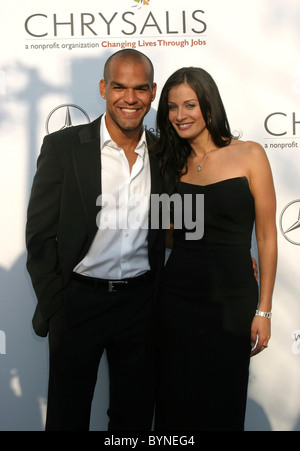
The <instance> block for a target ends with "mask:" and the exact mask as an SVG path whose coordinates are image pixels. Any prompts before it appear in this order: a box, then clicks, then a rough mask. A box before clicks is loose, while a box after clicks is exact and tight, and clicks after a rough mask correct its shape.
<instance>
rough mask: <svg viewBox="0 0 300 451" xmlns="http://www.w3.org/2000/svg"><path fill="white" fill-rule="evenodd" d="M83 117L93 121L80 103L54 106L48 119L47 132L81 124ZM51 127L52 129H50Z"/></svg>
mask: <svg viewBox="0 0 300 451" xmlns="http://www.w3.org/2000/svg"><path fill="white" fill-rule="evenodd" d="M83 118H84V119H85V120H86V121H87V122H91V121H90V118H89V116H88V114H87V113H86V112H85V111H84V110H83V109H82V108H81V107H80V106H78V105H74V104H72V103H65V104H63V105H59V106H57V107H56V108H54V109H53V110H52V111H51V113H50V114H49V116H48V117H47V119H46V132H47V134H48V135H49V133H51V131H57V130H63V129H64V128H67V127H72V126H73V125H75V124H81V123H82V120H83ZM50 129H51V130H50Z"/></svg>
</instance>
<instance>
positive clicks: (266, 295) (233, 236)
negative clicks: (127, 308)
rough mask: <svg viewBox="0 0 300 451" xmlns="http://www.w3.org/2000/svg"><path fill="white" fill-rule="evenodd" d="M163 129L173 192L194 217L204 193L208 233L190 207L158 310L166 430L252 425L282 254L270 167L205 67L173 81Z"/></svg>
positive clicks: (159, 414)
mask: <svg viewBox="0 0 300 451" xmlns="http://www.w3.org/2000/svg"><path fill="white" fill-rule="evenodd" d="M157 125H158V128H159V130H160V140H159V144H158V146H159V151H160V152H161V158H162V160H161V161H162V173H163V176H164V180H165V182H166V190H167V191H168V193H169V194H170V195H171V194H173V193H175V192H176V193H178V194H179V195H180V196H181V200H182V203H183V208H182V211H183V212H184V210H185V208H184V204H185V203H186V202H187V201H188V200H190V199H192V201H193V202H192V204H191V205H189V207H188V208H190V209H192V211H189V214H192V215H193V218H194V219H195V218H196V215H197V214H199V212H197V211H196V204H197V202H196V199H197V195H199V194H203V195H204V235H203V237H202V238H201V239H198V240H195V239H191V235H189V234H188V233H191V232H192V231H191V230H187V228H186V227H185V224H186V221H185V215H184V213H183V218H182V224H183V226H181V227H179V228H176V221H174V232H173V241H174V243H173V249H172V252H171V255H170V257H169V259H168V262H167V264H166V267H165V271H164V274H163V278H162V286H161V296H160V300H159V307H158V331H159V350H160V383H159V389H158V401H157V407H156V430H172V431H173V430H216V431H220V430H243V429H244V418H245V409H246V399H247V386H248V372H249V361H250V356H252V355H255V354H257V353H259V352H261V351H262V350H263V349H265V348H267V346H268V342H269V339H270V317H271V304H272V292H273V286H274V280H275V273H276V260H277V244H276V236H277V232H276V225H275V209H276V200H275V192H274V186H273V180H272V174H271V169H270V165H269V162H268V159H267V157H266V155H265V152H264V150H263V148H262V147H261V146H260V145H259V144H257V143H255V142H249V141H248V142H243V141H241V140H239V139H236V138H234V137H233V136H232V134H231V131H230V127H229V124H228V120H227V117H226V113H225V109H224V106H223V103H222V100H221V97H220V94H219V91H218V88H217V86H216V84H215V82H214V80H213V79H212V78H211V76H210V75H209V74H208V73H207V72H206V71H204V70H203V69H200V68H182V69H180V70H178V71H176V72H175V73H174V74H173V75H172V76H171V77H170V78H169V79H168V80H167V82H166V84H165V86H164V88H163V90H162V94H161V98H160V102H159V108H158V114H157ZM187 195H189V196H187ZM187 199H188V200H187ZM197 205H199V204H197ZM179 222H180V221H179ZM254 222H255V231H256V238H257V244H258V257H259V272H260V282H259V286H258V284H257V281H256V279H255V277H254V274H253V267H252V260H251V255H250V247H251V236H252V230H253V225H254ZM187 232H188V233H187Z"/></svg>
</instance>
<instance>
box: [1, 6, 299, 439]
mask: <svg viewBox="0 0 300 451" xmlns="http://www.w3.org/2000/svg"><path fill="white" fill-rule="evenodd" d="M299 17H300V6H299V0H252V1H247V2H242V1H240V0H227V1H226V2H225V1H223V0H189V1H188V2H181V1H177V0H164V1H160V0H149V1H137V0H114V1H110V2H101V1H96V0H85V2H74V1H71V0H64V2H61V0H51V1H50V0H49V1H43V2H41V1H40V0H26V2H24V1H23V0H1V5H0V21H1V26H0V46H1V49H0V55H1V66H0V101H1V109H0V138H1V145H0V152H1V164H0V172H1V177H0V180H1V190H0V195H1V234H0V249H1V252H0V277H1V301H0V430H42V429H43V425H44V414H45V406H46V396H47V378H48V374H47V373H48V349H47V340H46V339H41V338H38V337H36V336H35V335H34V333H33V331H32V328H31V316H32V313H33V310H34V306H35V303H36V300H35V296H34V293H33V290H32V288H31V284H30V281H29V277H28V275H27V273H26V269H25V259H26V254H25V246H24V228H25V221H26V208H27V203H28V198H29V193H30V188H31V183H32V178H33V175H34V173H35V164H36V159H37V156H38V154H39V150H40V145H41V141H42V138H43V136H44V134H45V133H47V132H48V131H50V132H51V131H54V130H56V129H58V128H61V127H62V126H63V125H64V124H65V121H66V118H67V122H68V121H69V123H70V122H71V123H73V124H75V123H78V122H82V121H86V120H87V117H86V115H88V117H89V118H90V119H91V120H93V119H94V118H96V117H97V116H98V115H99V114H100V113H102V112H103V111H104V108H105V105H104V103H103V101H101V100H100V98H99V95H98V82H99V80H100V78H101V77H102V68H103V63H104V61H105V60H106V59H107V57H108V56H109V55H110V54H111V53H112V52H114V51H116V50H119V49H120V48H122V46H123V47H124V46H125V47H133V48H137V49H138V50H141V51H142V52H144V53H146V54H147V55H148V56H149V57H150V58H151V59H152V61H153V63H154V66H155V69H156V71H155V80H156V82H157V83H158V96H159V93H160V88H161V87H162V85H163V83H164V81H165V80H166V78H167V77H168V76H169V75H170V74H171V73H172V72H173V71H174V70H176V69H178V68H179V67H181V66H184V65H185V66H190V65H194V66H201V67H203V68H205V69H206V70H208V71H209V72H210V73H211V74H212V76H213V77H214V78H215V80H216V82H217V84H218V86H219V88H220V91H221V95H222V97H223V100H224V103H225V106H226V109H227V113H228V117H229V120H230V123H231V127H232V129H233V130H238V131H241V132H242V133H243V139H251V140H254V141H258V142H260V143H261V144H262V145H263V146H264V148H265V149H266V152H267V154H268V157H269V160H270V162H271V166H272V170H273V175H274V180H275V186H276V192H277V203H278V212H277V225H278V242H279V263H278V276H277V281H276V286H275V292H274V309H273V320H272V329H273V330H272V332H273V335H272V339H271V342H270V346H269V348H268V350H266V351H265V352H264V353H262V354H261V355H259V356H257V357H255V358H254V359H252V361H251V368H250V369H251V374H250V384H249V396H248V407H247V417H246V429H247V430H250V431H253V430H266V431H267V430H274V431H279V430H284V431H288V430H298V431H299V430H300V401H299V399H300V384H299V378H300V296H299V294H300V285H299V275H300V274H299V268H300V265H299V263H300V258H299V256H300V254H299V251H300V247H299V246H300V226H299V219H300V215H299V212H300V189H299V185H300V182H299V176H300V105H299V96H300V60H299V54H300V28H299ZM157 100H158V99H157ZM157 100H156V101H155V102H153V104H152V109H151V111H150V112H149V114H148V116H147V117H146V125H147V127H148V128H154V126H155V122H154V121H155V110H156V108H157ZM66 104H70V105H71V106H70V108H69V113H70V116H69V117H67V107H66V106H65V105H66ZM74 105H75V106H74ZM57 107H61V108H59V109H57ZM78 107H79V108H78ZM82 110H84V112H85V113H86V115H85V114H84V113H83V112H82ZM50 113H52V114H50ZM67 125H68V124H67ZM47 127H48V128H47ZM253 252H254V254H255V243H254V246H253ZM99 372H100V377H99V382H98V385H97V389H96V395H95V401H94V404H93V413H92V420H91V428H92V429H93V430H105V428H106V424H107V418H106V409H107V405H108V393H107V392H108V377H107V365H106V361H105V359H103V361H102V363H101V367H100V370H99Z"/></svg>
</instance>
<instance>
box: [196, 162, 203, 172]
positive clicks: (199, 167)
mask: <svg viewBox="0 0 300 451" xmlns="http://www.w3.org/2000/svg"><path fill="white" fill-rule="evenodd" d="M201 169H202V168H201V166H200V164H198V166H197V171H198V172H200V171H201Z"/></svg>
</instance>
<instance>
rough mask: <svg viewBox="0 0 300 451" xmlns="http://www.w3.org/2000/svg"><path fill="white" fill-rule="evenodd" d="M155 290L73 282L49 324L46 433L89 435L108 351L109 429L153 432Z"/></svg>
mask: <svg viewBox="0 0 300 451" xmlns="http://www.w3.org/2000/svg"><path fill="white" fill-rule="evenodd" d="M152 291H153V286H152V283H151V281H147V282H145V283H142V284H138V285H137V286H135V285H133V286H130V287H129V288H128V290H126V291H118V292H112V293H110V292H108V291H107V289H106V288H104V287H94V286H86V285H82V284H81V283H80V282H78V281H77V280H72V281H71V283H70V286H69V288H68V293H67V298H66V300H65V302H64V305H63V307H62V308H61V310H60V311H59V312H58V313H57V314H56V315H55V316H54V317H53V318H52V319H51V320H50V327H49V349H50V374H49V391H48V405H47V419H46V430H48V431H49V430H60V431H64V430H65V431H67V430H69V431H71V430H73V431H74V430H88V429H89V421H90V411H91V403H92V399H93V394H94V388H95V384H96V381H97V373H98V367H99V363H100V359H101V356H102V354H103V351H104V349H106V353H107V359H108V365H109V378H110V405H109V410H108V416H109V426H108V430H111V431H113V430H119V431H122V430H145V431H147V430H151V425H152V417H153V409H154V397H155V346H154V338H153V293H152Z"/></svg>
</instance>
